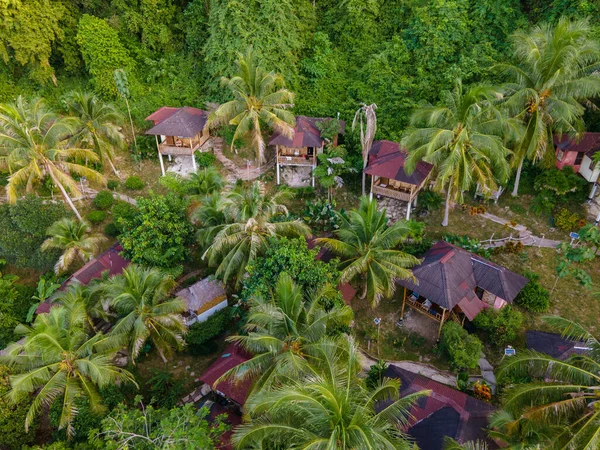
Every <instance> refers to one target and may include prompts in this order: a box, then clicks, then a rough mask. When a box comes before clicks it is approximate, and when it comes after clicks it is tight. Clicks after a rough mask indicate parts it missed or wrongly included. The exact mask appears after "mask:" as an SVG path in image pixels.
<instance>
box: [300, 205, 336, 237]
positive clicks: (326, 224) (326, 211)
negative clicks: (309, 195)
mask: <svg viewBox="0 0 600 450" xmlns="http://www.w3.org/2000/svg"><path fill="white" fill-rule="evenodd" d="M303 218H304V221H305V222H306V223H307V224H308V225H309V226H310V227H311V229H313V230H318V231H333V230H337V229H338V228H339V227H340V218H339V216H338V214H337V213H336V211H335V200H332V201H331V202H329V201H327V199H318V200H316V201H307V202H306V207H305V208H304V213H303Z"/></svg>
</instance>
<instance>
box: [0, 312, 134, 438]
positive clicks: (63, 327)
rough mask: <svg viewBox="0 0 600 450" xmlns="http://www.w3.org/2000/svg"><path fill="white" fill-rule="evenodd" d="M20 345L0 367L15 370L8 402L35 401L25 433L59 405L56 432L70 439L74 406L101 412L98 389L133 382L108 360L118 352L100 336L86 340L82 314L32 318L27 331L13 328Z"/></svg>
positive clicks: (88, 336) (12, 347) (12, 348)
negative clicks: (29, 398)
mask: <svg viewBox="0 0 600 450" xmlns="http://www.w3.org/2000/svg"><path fill="white" fill-rule="evenodd" d="M16 332H17V333H19V334H22V335H23V336H24V337H25V340H24V341H23V342H22V343H15V344H11V345H10V346H9V347H8V348H7V350H6V354H5V355H4V356H1V357H0V361H2V362H3V363H4V364H8V365H10V366H12V367H14V368H15V369H16V373H17V375H12V376H11V378H10V383H11V386H12V389H11V390H10V392H9V393H8V398H9V399H10V400H11V401H12V402H14V403H17V402H19V401H21V400H22V399H23V398H25V397H27V396H29V395H34V397H35V398H34V400H33V402H32V404H31V408H30V409H29V411H28V413H27V416H26V419H25V429H26V430H27V429H28V428H29V426H30V425H31V422H32V421H33V420H34V418H35V417H36V416H37V415H38V414H39V413H40V412H41V410H42V409H43V408H49V407H50V406H51V405H52V404H53V403H54V402H55V401H57V402H59V404H60V405H61V407H62V408H61V414H60V419H59V426H58V427H59V429H63V428H66V430H67V434H68V436H70V437H72V436H73V435H74V433H75V430H74V429H73V420H74V419H75V417H76V416H77V414H78V412H79V411H78V406H77V405H78V400H79V399H81V398H86V399H87V400H88V401H89V404H90V407H91V409H92V411H94V412H100V411H102V410H103V409H104V408H103V406H102V404H101V397H100V394H99V393H98V388H102V387H105V386H109V385H113V384H115V383H117V382H132V383H134V384H135V381H134V378H133V376H132V375H131V374H130V373H129V372H127V371H125V370H123V369H120V368H118V367H115V366H114V364H113V362H112V360H113V357H114V355H115V352H116V350H117V349H118V347H117V346H116V345H115V342H114V340H112V339H111V338H110V337H107V336H104V335H103V334H102V333H97V334H90V330H89V328H88V327H87V320H86V315H85V311H84V310H83V309H81V308H67V307H64V306H55V307H54V308H52V309H51V310H50V312H49V313H47V314H40V315H39V316H37V318H36V320H35V322H34V323H33V325H32V326H31V327H28V326H25V325H19V326H17V329H16Z"/></svg>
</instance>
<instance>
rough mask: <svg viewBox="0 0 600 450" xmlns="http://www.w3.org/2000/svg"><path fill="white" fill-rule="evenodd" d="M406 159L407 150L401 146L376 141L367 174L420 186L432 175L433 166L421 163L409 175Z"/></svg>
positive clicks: (389, 142) (370, 152)
mask: <svg viewBox="0 0 600 450" xmlns="http://www.w3.org/2000/svg"><path fill="white" fill-rule="evenodd" d="M406 157H407V153H406V150H404V149H400V144H398V143H397V142H392V141H375V142H373V145H372V146H371V150H370V151H369V162H368V165H367V167H366V168H365V173H366V174H368V175H375V176H378V177H385V178H391V179H393V180H397V181H402V182H404V183H408V184H413V185H415V186H420V185H421V183H423V181H425V179H426V178H427V177H428V176H429V174H430V173H431V169H433V166H432V165H431V164H429V163H426V162H425V161H420V162H419V163H417V167H416V168H415V171H414V172H413V173H412V174H410V175H408V174H407V173H406V172H405V171H404V163H405V161H406Z"/></svg>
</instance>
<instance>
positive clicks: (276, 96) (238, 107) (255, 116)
mask: <svg viewBox="0 0 600 450" xmlns="http://www.w3.org/2000/svg"><path fill="white" fill-rule="evenodd" d="M221 84H222V85H223V86H225V87H227V89H229V90H230V91H231V93H232V95H233V100H231V101H229V102H227V103H224V104H222V105H221V106H219V107H218V108H217V109H216V110H215V111H214V112H212V113H211V114H210V115H209V123H210V125H211V126H219V125H225V124H227V125H233V126H235V133H234V135H233V139H232V141H231V148H232V150H233V145H234V143H235V142H236V140H237V139H240V138H244V137H246V136H250V137H251V140H252V145H253V147H254V150H255V151H256V159H257V161H258V163H259V164H263V163H264V162H265V161H266V158H265V141H264V139H263V131H262V126H263V124H264V125H267V126H268V127H269V128H271V129H273V130H275V131H277V132H279V133H281V134H282V135H284V136H288V137H291V136H292V135H293V128H292V127H293V125H294V124H295V123H296V119H295V116H294V115H293V114H292V113H291V112H290V111H288V109H289V108H291V107H292V106H293V105H292V103H293V101H294V94H292V93H291V92H290V91H288V90H287V89H285V81H284V79H283V77H282V76H281V75H279V74H276V73H274V72H265V71H264V70H263V69H262V68H260V67H259V66H258V64H257V61H256V57H255V55H254V53H253V51H252V49H249V50H248V52H247V53H246V54H245V55H240V57H239V60H238V74H237V75H236V76H234V77H233V78H222V79H221Z"/></svg>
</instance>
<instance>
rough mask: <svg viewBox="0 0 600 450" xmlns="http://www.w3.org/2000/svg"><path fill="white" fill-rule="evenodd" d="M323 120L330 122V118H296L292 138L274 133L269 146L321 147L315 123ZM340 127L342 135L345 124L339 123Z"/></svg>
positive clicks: (322, 141) (319, 133)
mask: <svg viewBox="0 0 600 450" xmlns="http://www.w3.org/2000/svg"><path fill="white" fill-rule="evenodd" d="M325 120H331V118H329V117H306V116H296V125H295V126H294V137H293V138H292V139H290V138H288V137H285V136H283V135H282V134H280V133H279V132H277V131H276V132H275V133H273V136H271V140H270V141H269V145H284V146H286V147H291V148H301V147H321V146H322V145H323V143H324V140H323V139H322V138H321V132H320V131H319V129H318V128H317V123H318V122H321V121H325ZM340 125H341V127H342V134H344V129H345V127H346V123H345V122H344V121H340Z"/></svg>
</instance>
